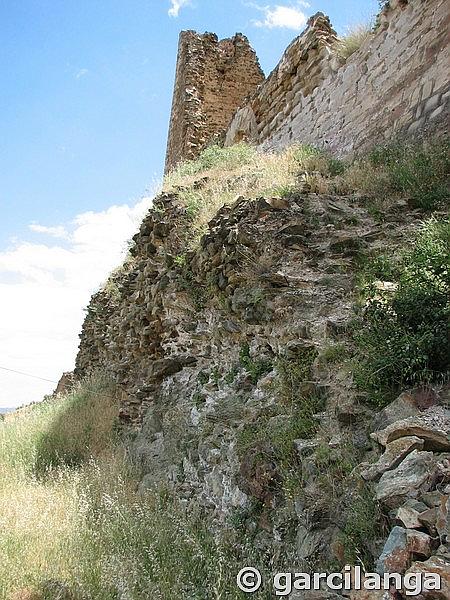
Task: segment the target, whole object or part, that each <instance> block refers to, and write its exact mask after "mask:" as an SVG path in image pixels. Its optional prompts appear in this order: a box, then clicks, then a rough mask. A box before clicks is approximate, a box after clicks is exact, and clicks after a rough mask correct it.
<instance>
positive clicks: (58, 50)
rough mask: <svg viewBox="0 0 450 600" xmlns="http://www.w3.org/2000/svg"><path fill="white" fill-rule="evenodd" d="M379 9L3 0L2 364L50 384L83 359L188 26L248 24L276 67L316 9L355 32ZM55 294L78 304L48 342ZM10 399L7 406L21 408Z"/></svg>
mask: <svg viewBox="0 0 450 600" xmlns="http://www.w3.org/2000/svg"><path fill="white" fill-rule="evenodd" d="M377 7H378V2H377V1H376V0H310V2H309V5H308V4H307V3H306V2H297V1H295V0H293V1H292V2H290V1H289V0H279V1H278V2H274V3H272V4H271V3H265V2H259V1H256V2H251V1H244V0H227V1H215V0H191V1H186V0H127V1H126V2H125V1H124V0H108V1H106V0H21V1H20V2H17V1H16V0H1V1H0V31H1V40H2V51H1V58H0V81H1V82H2V85H1V89H0V286H1V287H0V303H1V302H2V298H3V306H2V309H3V310H2V311H1V314H0V366H1V365H2V364H3V363H8V364H7V365H5V364H3V366H8V365H9V366H13V367H14V368H16V367H19V369H20V370H29V371H30V370H31V371H32V372H37V374H38V375H42V376H44V377H50V378H52V379H53V378H55V377H56V378H57V375H58V373H57V371H58V370H59V369H61V368H70V367H71V364H70V363H71V361H72V360H73V354H74V352H75V350H76V343H77V342H76V331H75V327H76V328H78V327H79V322H80V319H81V318H82V313H81V306H82V305H81V304H80V303H81V302H83V303H85V301H86V299H87V297H88V292H89V293H90V292H91V291H92V289H93V288H94V287H95V285H98V284H99V283H100V281H101V279H102V278H104V276H105V273H106V272H107V270H108V269H109V268H111V266H113V265H114V261H117V260H120V253H121V251H122V250H123V246H124V242H125V240H126V238H127V237H129V236H130V235H131V233H132V231H133V228H134V227H136V223H137V221H138V220H139V218H140V217H141V214H142V211H143V210H144V209H145V208H146V207H147V206H148V204H149V200H148V199H147V197H148V196H150V195H151V189H152V188H153V187H154V182H155V180H156V179H158V178H159V177H160V176H161V173H162V167H163V161H164V152H165V145H166V138H167V127H168V119H169V112H170V105H171V96H172V85H173V77H174V69H175V60H176V50H177V43H178V34H179V31H180V30H181V29H195V30H197V31H200V32H204V31H214V32H216V33H217V34H218V35H219V37H228V36H230V35H233V34H234V33H235V32H237V31H239V32H243V33H244V34H246V35H247V36H248V38H249V39H250V42H251V43H252V45H253V47H254V48H255V50H256V52H257V54H258V56H259V58H260V62H261V66H262V67H263V69H264V71H265V72H266V74H268V73H269V72H270V70H271V69H272V68H273V67H274V66H275V65H276V63H277V62H278V61H279V59H280V58H281V55H282V53H283V51H284V49H285V48H286V46H287V45H288V44H289V43H290V41H291V40H292V39H293V38H294V37H295V36H296V35H298V33H300V31H299V30H300V29H303V24H304V21H305V19H306V17H308V16H310V15H311V14H313V13H315V12H316V11H318V10H321V11H322V12H324V13H326V14H329V15H330V17H331V20H332V23H333V24H334V26H335V28H336V29H337V31H338V33H343V32H345V30H346V28H347V27H348V26H350V25H352V24H357V23H360V22H362V21H367V20H369V19H370V17H371V16H373V15H374V14H375V13H376V12H377ZM101 236H103V237H101ZM100 237H101V239H100ZM89 252H91V253H92V252H93V253H94V254H89ZM96 253H97V254H96ZM74 254H75V255H76V258H77V259H79V260H78V263H77V261H76V260H75V259H73V257H74ZM88 257H90V258H88ZM93 257H95V259H93ZM68 258H69V259H70V260H68ZM72 259H73V260H72ZM71 261H72V263H73V271H71V272H70V273H69V272H68V269H67V268H66V263H67V262H71ZM94 262H96V265H94V264H93V263H94ZM88 264H91V265H92V268H91V269H90V273H89V274H88V275H87V276H86V275H85V271H86V268H87V267H86V265H88ZM80 265H84V266H83V271H82V273H83V274H84V275H82V273H81V271H80ZM77 276H78V277H80V281H79V283H78V284H77ZM69 280H70V281H71V282H72V283H71V285H72V284H73V286H75V287H74V288H71V287H70V285H69ZM24 286H25V287H24ZM27 286H28V287H27ZM30 286H31V287H30ZM77 286H78V287H77ZM64 290H65V293H66V294H67V293H69V291H70V298H69V299H67V298H66V299H64ZM19 292H21V293H25V292H27V293H30V294H31V296H32V297H33V298H35V299H39V302H38V305H36V302H34V303H33V301H32V298H29V303H28V304H27V303H25V304H24V306H23V307H22V308H21V310H22V313H20V314H19V311H18V308H17V302H18V298H19ZM59 292H61V294H62V296H61V297H59V296H58V294H59ZM46 294H47V295H46ZM41 295H42V297H41ZM52 295H53V296H57V297H58V302H63V303H64V304H65V306H66V308H65V309H64V311H65V312H62V313H61V315H60V317H58V319H60V321H61V323H59V320H58V319H57V320H56V321H57V322H58V325H59V326H60V327H62V329H60V331H61V333H60V335H59V337H60V338H61V339H59V338H58V331H56V330H55V333H54V334H52V335H53V337H52V339H53V342H52V341H51V340H50V339H47V338H46V339H42V337H40V335H41V334H40V333H39V331H38V330H37V329H36V331H35V336H34V338H33V340H31V338H28V337H27V328H28V329H29V328H30V327H33V326H34V324H35V323H36V322H41V323H42V327H44V324H45V323H46V322H47V321H46V318H50V317H49V315H51V314H53V315H54V314H55V310H56V309H55V306H53V305H52V301H51V297H52ZM54 302H56V300H54ZM48 303H49V308H48V307H47V308H46V306H47V304H48ZM21 306H22V305H21ZM75 308H76V310H75ZM45 310H47V312H49V315H47V317H45V316H44V315H43V311H45ZM73 310H75V312H76V317H75V316H74V314H73V312H70V311H73ZM23 311H26V312H27V315H28V317H27V318H29V319H30V322H28V321H27V319H26V318H24V316H23ZM15 319H18V320H19V322H20V323H21V327H22V333H23V335H22V337H21V338H20V340H21V345H22V346H23V345H24V346H25V347H26V348H29V350H27V352H28V355H27V357H26V358H24V356H25V354H26V352H25V349H24V348H23V349H22V350H20V348H19V343H18V341H17V340H16V344H17V348H16V349H15V351H14V352H12V353H11V351H10V348H11V340H10V337H9V336H10V335H13V331H14V329H13V328H12V324H13V323H15V322H16V321H15ZM56 321H55V323H54V326H55V327H56ZM5 331H9V333H8V334H7V333H5ZM70 332H71V333H70ZM41 333H42V331H41ZM56 338H58V343H56V342H55V339H56ZM40 340H41V343H39V341H40ZM42 344H44V345H45V344H47V346H45V347H43V346H42ZM52 344H53V345H52ZM58 344H59V345H58ZM36 345H37V346H38V347H39V352H40V354H39V357H37V356H36V352H37V351H38V350H37V347H36ZM22 354H23V356H22ZM63 357H64V358H63ZM33 367H35V368H33ZM2 377H6V376H4V375H0V389H1V387H2V383H3V379H2ZM11 381H12V380H11ZM14 383H15V384H16V383H17V382H16V381H14ZM8 385H9V384H8ZM32 385H34V384H33V382H30V384H29V386H28V387H27V386H26V385H25V384H24V390H25V391H24V392H23V393H21V401H23V400H24V399H26V397H27V394H31V395H33V394H34V395H36V394H39V393H41V391H42V389H41V388H39V390H36V391H34V392H33V390H32V389H31V387H30V386H32ZM6 387H8V386H6ZM14 387H15V388H16V389H17V386H16V385H15V386H14ZM3 389H5V388H4V387H3ZM27 390H28V391H27ZM3 393H4V394H6V395H5V396H3V397H2V396H1V394H0V405H1V404H4V405H7V404H10V403H11V402H16V398H13V397H12V392H8V393H6V392H3ZM6 396H7V397H6ZM30 399H36V397H33V398H30Z"/></svg>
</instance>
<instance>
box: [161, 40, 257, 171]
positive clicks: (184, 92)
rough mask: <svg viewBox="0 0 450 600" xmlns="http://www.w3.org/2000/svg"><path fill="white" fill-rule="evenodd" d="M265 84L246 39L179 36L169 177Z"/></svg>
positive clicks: (227, 122) (222, 129)
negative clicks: (174, 169) (175, 167)
mask: <svg viewBox="0 0 450 600" xmlns="http://www.w3.org/2000/svg"><path fill="white" fill-rule="evenodd" d="M263 80H264V74H263V72H262V71H261V68H260V66H259V63H258V59H257V57H256V54H255V52H254V51H253V50H252V48H251V47H250V44H249V43H248V40H247V38H246V37H245V36H243V35H241V34H236V35H235V36H234V37H233V38H231V39H225V40H221V41H219V40H218V38H217V36H216V35H214V34H212V33H205V34H204V35H199V34H197V33H195V32H194V31H182V32H181V34H180V41H179V48H178V58H177V69H176V76H175V88H174V96H173V104H172V114H171V119H170V126H169V138H168V144H167V154H166V172H167V171H169V170H170V169H172V168H173V167H174V166H176V164H177V163H179V162H180V161H181V160H186V159H192V158H195V157H196V156H198V154H199V152H200V151H201V149H202V148H203V147H204V146H205V145H206V144H207V143H208V142H211V140H213V139H214V137H215V136H219V135H220V134H223V133H224V131H225V130H226V129H227V127H228V125H229V124H230V121H231V119H232V117H233V115H234V113H235V112H236V110H237V109H238V108H239V106H241V105H242V103H243V102H244V100H245V99H246V98H247V97H248V96H249V95H250V94H251V93H253V92H254V91H255V89H256V88H257V86H258V85H259V84H260V83H261V82H262V81H263Z"/></svg>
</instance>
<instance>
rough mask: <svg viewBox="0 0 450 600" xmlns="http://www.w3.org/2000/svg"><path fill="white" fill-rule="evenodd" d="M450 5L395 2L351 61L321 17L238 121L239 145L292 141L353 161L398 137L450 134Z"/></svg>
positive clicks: (234, 132) (437, 0)
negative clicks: (353, 155) (339, 50)
mask: <svg viewBox="0 0 450 600" xmlns="http://www.w3.org/2000/svg"><path fill="white" fill-rule="evenodd" d="M449 22H450V5H449V4H448V2H446V0H428V1H427V2H423V1H422V0H403V1H399V0H391V2H390V6H389V8H387V9H385V10H384V11H383V12H382V14H381V15H380V18H379V26H378V28H377V29H376V31H375V32H374V33H373V34H371V35H370V36H369V37H368V39H367V40H366V41H365V42H364V43H363V45H362V46H361V48H360V49H359V50H358V51H356V52H355V53H354V54H353V55H351V56H350V57H349V58H348V59H347V61H346V62H344V61H343V60H341V59H339V58H338V56H337V55H336V52H335V49H334V48H335V47H334V42H335V41H336V35H335V32H334V31H333V30H332V28H331V25H330V22H329V19H328V18H327V17H325V16H324V15H322V14H321V13H318V14H317V15H315V16H314V17H312V18H311V19H310V21H309V23H308V27H307V29H306V31H305V32H304V33H303V34H302V35H301V36H299V37H298V38H296V39H295V40H294V41H293V42H292V44H291V45H290V46H289V47H288V49H287V50H286V52H285V54H284V55H283V57H282V59H281V61H280V63H279V64H278V66H277V67H276V69H275V70H274V71H273V72H272V73H271V74H270V76H269V77H268V78H267V79H266V81H265V82H264V83H263V85H261V86H260V87H259V88H258V89H257V90H256V92H255V93H254V94H253V95H252V96H251V98H250V100H249V101H248V102H247V103H245V104H244V105H243V106H242V107H241V108H240V109H239V110H238V111H237V112H236V115H235V116H234V118H233V121H232V123H231V125H230V127H229V129H228V132H227V136H226V142H225V143H226V145H232V144H233V143H236V142H237V141H239V140H241V139H247V140H248V141H250V142H252V143H256V144H258V145H260V146H262V147H263V148H264V149H266V150H267V149H278V148H282V147H285V146H287V145H289V144H292V143H295V142H301V143H311V144H314V145H317V146H319V147H327V148H329V149H330V150H331V151H333V152H334V153H336V154H338V155H346V154H351V153H352V152H354V151H357V150H359V149H362V148H364V147H365V146H368V145H371V144H373V143H376V142H380V141H383V140H384V139H389V138H392V137H394V136H395V135H399V134H403V133H408V134H411V135H417V134H418V133H420V132H424V131H427V130H438V131H439V130H445V129H446V128H447V127H448V114H449V111H448V106H449V102H448V100H449V96H450V92H449V64H450V52H449V33H448V25H449Z"/></svg>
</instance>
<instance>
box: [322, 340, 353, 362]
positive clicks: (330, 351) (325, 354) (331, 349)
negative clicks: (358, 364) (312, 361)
mask: <svg viewBox="0 0 450 600" xmlns="http://www.w3.org/2000/svg"><path fill="white" fill-rule="evenodd" d="M346 356H347V348H346V347H345V344H344V343H342V342H341V343H338V344H334V345H333V346H328V347H327V348H325V349H324V350H323V351H322V353H321V355H320V357H321V358H323V359H324V360H325V361H326V362H327V363H336V362H341V361H343V360H344V359H345V358H346Z"/></svg>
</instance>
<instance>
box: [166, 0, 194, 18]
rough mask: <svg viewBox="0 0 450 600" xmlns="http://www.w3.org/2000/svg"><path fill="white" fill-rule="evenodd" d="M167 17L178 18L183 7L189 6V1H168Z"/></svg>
mask: <svg viewBox="0 0 450 600" xmlns="http://www.w3.org/2000/svg"><path fill="white" fill-rule="evenodd" d="M170 4H171V7H170V8H169V13H168V14H169V17H175V18H176V17H178V15H179V14H180V10H181V9H182V8H183V6H187V5H188V4H190V0H170Z"/></svg>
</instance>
